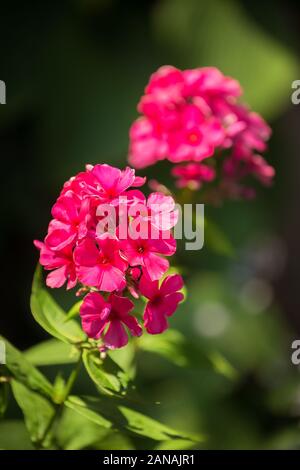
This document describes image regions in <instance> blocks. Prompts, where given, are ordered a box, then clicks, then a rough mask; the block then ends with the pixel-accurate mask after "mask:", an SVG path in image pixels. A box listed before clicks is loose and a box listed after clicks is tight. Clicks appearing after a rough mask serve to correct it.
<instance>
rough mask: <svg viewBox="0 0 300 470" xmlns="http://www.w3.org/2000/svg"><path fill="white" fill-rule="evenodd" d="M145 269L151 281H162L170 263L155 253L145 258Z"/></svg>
mask: <svg viewBox="0 0 300 470" xmlns="http://www.w3.org/2000/svg"><path fill="white" fill-rule="evenodd" d="M144 263H145V268H146V271H147V274H148V276H149V277H150V279H151V281H155V280H157V279H160V278H161V277H162V276H163V275H164V273H165V272H166V271H167V270H168V268H169V262H168V261H167V260H166V259H164V258H161V257H160V256H158V255H156V254H154V253H148V254H147V256H145V257H144Z"/></svg>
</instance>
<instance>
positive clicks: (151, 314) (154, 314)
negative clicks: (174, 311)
mask: <svg viewBox="0 0 300 470" xmlns="http://www.w3.org/2000/svg"><path fill="white" fill-rule="evenodd" d="M144 325H145V328H146V330H147V332H148V333H150V334H151V335H157V334H160V333H163V332H164V331H165V330H166V329H167V328H168V322H167V320H166V317H165V316H164V315H162V314H161V312H160V311H159V310H157V309H156V308H155V306H154V305H153V304H152V303H151V301H150V302H148V304H147V305H146V308H145V312H144Z"/></svg>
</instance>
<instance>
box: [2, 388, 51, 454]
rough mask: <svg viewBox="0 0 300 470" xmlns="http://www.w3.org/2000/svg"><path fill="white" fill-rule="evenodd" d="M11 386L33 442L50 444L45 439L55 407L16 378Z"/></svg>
mask: <svg viewBox="0 0 300 470" xmlns="http://www.w3.org/2000/svg"><path fill="white" fill-rule="evenodd" d="M11 386H12V391H13V394H14V397H15V399H16V402H17V403H18V405H19V407H20V408H21V410H22V412H23V414H24V418H25V424H26V427H27V429H28V432H29V435H30V438H31V440H32V442H33V443H35V444H40V445H42V444H43V443H44V445H45V446H48V445H49V441H48V440H45V434H46V431H47V430H48V429H49V426H50V423H51V421H52V420H53V418H54V416H55V410H54V407H53V406H52V405H51V403H50V402H49V401H48V400H46V399H45V398H44V397H42V396H41V395H39V394H37V393H35V392H32V391H31V390H29V389H28V388H27V387H26V386H25V385H23V384H22V383H21V382H18V381H17V380H15V379H13V380H12V382H11Z"/></svg>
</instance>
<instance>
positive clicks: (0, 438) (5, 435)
mask: <svg viewBox="0 0 300 470" xmlns="http://www.w3.org/2000/svg"><path fill="white" fill-rule="evenodd" d="M0 449H2V450H3V449H4V450H33V446H32V443H31V442H30V439H29V435H28V431H27V429H26V426H25V424H24V423H23V421H18V420H6V421H3V422H1V423H0Z"/></svg>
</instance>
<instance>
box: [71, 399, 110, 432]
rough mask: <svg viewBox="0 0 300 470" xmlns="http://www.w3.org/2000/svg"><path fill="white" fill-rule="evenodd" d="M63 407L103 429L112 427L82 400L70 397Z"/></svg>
mask: <svg viewBox="0 0 300 470" xmlns="http://www.w3.org/2000/svg"><path fill="white" fill-rule="evenodd" d="M65 405H66V406H67V407H68V408H70V409H71V410H73V411H75V412H76V413H78V414H79V415H81V416H83V417H84V418H86V419H88V420H90V421H92V422H93V423H95V424H97V425H98V426H101V427H103V428H105V429H110V428H111V427H112V423H111V422H110V421H109V420H107V419H106V418H104V417H103V416H102V415H101V414H100V413H98V412H96V411H94V410H93V409H91V408H90V407H89V406H88V404H87V403H86V401H84V400H83V399H82V398H79V397H77V396H75V395H71V396H69V398H68V399H67V400H66V401H65Z"/></svg>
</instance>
